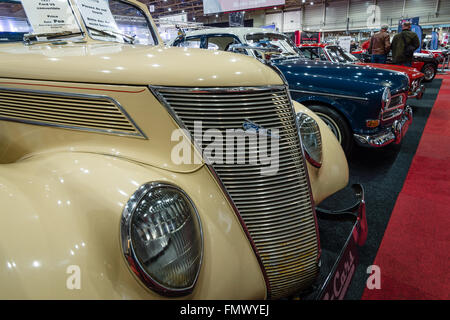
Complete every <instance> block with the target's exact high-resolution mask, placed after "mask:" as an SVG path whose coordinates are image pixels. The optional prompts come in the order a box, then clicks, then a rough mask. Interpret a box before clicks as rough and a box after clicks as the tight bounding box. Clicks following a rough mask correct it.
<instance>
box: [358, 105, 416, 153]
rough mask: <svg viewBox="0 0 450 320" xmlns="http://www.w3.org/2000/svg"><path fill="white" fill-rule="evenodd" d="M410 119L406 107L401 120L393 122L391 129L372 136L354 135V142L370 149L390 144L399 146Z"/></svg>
mask: <svg viewBox="0 0 450 320" xmlns="http://www.w3.org/2000/svg"><path fill="white" fill-rule="evenodd" d="M412 118H413V112H412V109H411V107H408V106H407V107H405V110H404V111H403V114H402V118H401V119H400V120H395V121H394V123H393V124H392V126H391V127H389V128H387V129H385V130H384V131H383V132H381V133H377V134H374V135H360V134H354V137H355V140H356V142H357V143H358V144H359V145H360V146H363V147H372V148H380V147H384V146H386V145H388V144H391V143H395V144H399V143H400V142H401V141H402V139H403V137H404V136H405V134H406V132H407V131H408V128H409V126H410V124H411V123H412Z"/></svg>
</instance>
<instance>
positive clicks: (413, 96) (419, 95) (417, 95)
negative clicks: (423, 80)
mask: <svg viewBox="0 0 450 320" xmlns="http://www.w3.org/2000/svg"><path fill="white" fill-rule="evenodd" d="M424 92H425V85H423V84H422V85H420V87H419V89H417V90H416V91H415V92H412V93H411V94H410V95H408V98H409V99H417V100H420V99H422V97H423V94H424Z"/></svg>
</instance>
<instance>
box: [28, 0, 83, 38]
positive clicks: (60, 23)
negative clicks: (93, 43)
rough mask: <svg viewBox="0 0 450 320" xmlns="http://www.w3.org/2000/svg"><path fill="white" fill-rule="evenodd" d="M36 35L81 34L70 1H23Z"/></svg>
mask: <svg viewBox="0 0 450 320" xmlns="http://www.w3.org/2000/svg"><path fill="white" fill-rule="evenodd" d="M22 5H23V8H24V9H25V13H26V15H27V18H28V21H29V22H30V24H31V27H32V28H33V32H34V33H55V32H63V31H71V32H80V31H81V30H80V27H79V26H78V23H77V21H76V18H75V15H74V14H73V11H72V8H71V7H70V4H69V1H68V0H22Z"/></svg>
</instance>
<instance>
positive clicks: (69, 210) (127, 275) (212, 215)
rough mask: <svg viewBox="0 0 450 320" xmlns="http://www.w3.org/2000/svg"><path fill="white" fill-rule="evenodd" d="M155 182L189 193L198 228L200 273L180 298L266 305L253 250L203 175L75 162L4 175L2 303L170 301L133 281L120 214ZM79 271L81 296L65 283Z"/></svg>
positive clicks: (0, 188)
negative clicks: (141, 188)
mask: <svg viewBox="0 0 450 320" xmlns="http://www.w3.org/2000/svg"><path fill="white" fill-rule="evenodd" d="M152 181H163V182H166V183H172V184H175V185H177V186H179V187H180V188H182V189H183V190H185V192H186V193H187V194H188V195H189V197H190V198H191V199H192V201H193V202H194V204H195V205H196V207H197V210H198V212H199V216H200V219H201V223H202V228H203V235H204V251H203V252H204V253H203V264H202V267H201V271H200V275H199V278H198V281H197V285H196V287H195V289H194V291H193V293H192V294H191V295H189V296H187V297H184V298H194V299H219V298H226V297H228V298H234V299H264V298H265V297H266V287H265V282H264V278H263V275H262V271H261V269H260V267H259V264H258V261H257V258H256V256H255V254H254V252H253V250H252V248H251V244H250V243H249V241H248V239H247V238H246V235H245V233H244V231H243V229H242V226H241V224H240V223H239V220H238V218H237V217H236V215H235V214H234V212H233V210H232V208H231V206H230V204H229V203H228V201H227V200H226V197H225V195H224V194H223V193H222V191H221V189H220V188H219V187H218V185H217V182H216V181H215V180H214V179H213V178H212V175H211V173H210V172H209V171H208V169H207V168H206V167H205V166H202V167H201V168H200V169H198V170H197V171H195V172H191V173H175V172H171V171H166V170H162V169H159V168H155V167H150V166H147V165H143V164H140V163H135V162H131V161H128V160H124V159H121V158H117V157H113V156H104V155H100V154H90V153H77V152H62V153H46V154H40V155H37V156H33V157H30V158H27V159H26V160H22V161H18V162H14V163H10V164H3V165H0V203H1V204H2V214H1V215H0V239H1V241H0V260H1V261H0V263H1V265H2V268H1V269H0V283H1V285H2V290H1V292H0V299H161V298H164V297H162V296H159V295H157V294H156V293H154V292H153V291H151V290H149V289H147V288H146V287H144V286H143V285H142V284H141V282H140V281H139V280H137V278H135V277H134V274H132V272H131V271H130V270H129V268H128V265H127V262H126V261H125V258H124V256H123V253H122V249H121V245H120V233H119V230H120V220H121V215H122V210H123V208H124V205H125V204H126V203H127V201H128V200H129V198H130V197H131V195H132V194H133V193H134V192H135V191H136V190H137V189H138V188H139V186H141V185H143V184H145V183H147V182H152ZM77 268H78V270H79V273H77V275H79V276H80V278H79V279H80V282H79V283H80V285H81V287H80V288H79V289H77V288H76V287H75V288H73V287H71V285H70V283H69V282H70V281H72V280H73V278H71V276H75V272H76V270H77ZM74 270H75V271H74ZM71 279H72V280H71ZM68 283H69V285H68Z"/></svg>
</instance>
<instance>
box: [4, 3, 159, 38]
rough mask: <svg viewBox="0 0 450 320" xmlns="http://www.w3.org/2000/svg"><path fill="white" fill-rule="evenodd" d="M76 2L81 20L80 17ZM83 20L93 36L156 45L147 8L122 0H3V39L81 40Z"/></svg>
mask: <svg viewBox="0 0 450 320" xmlns="http://www.w3.org/2000/svg"><path fill="white" fill-rule="evenodd" d="M73 6H77V7H78V9H79V12H80V14H81V18H82V21H81V22H80V21H79V19H77V17H76V15H75V13H74V7H73ZM81 23H84V25H85V27H86V29H87V31H88V32H89V35H90V36H91V38H93V39H94V40H100V41H114V42H120V43H132V44H143V45H154V44H156V43H157V40H156V39H157V38H156V36H155V33H154V31H153V28H152V26H151V24H150V22H149V21H148V20H147V17H146V15H145V14H144V12H143V11H142V10H141V9H140V8H138V7H136V6H135V5H133V4H132V3H130V2H127V1H122V0H70V1H69V0H42V1H36V0H0V42H12V41H22V40H26V41H28V42H37V41H51V40H60V39H65V40H82V39H83V37H84V31H83V29H82V28H81Z"/></svg>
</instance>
